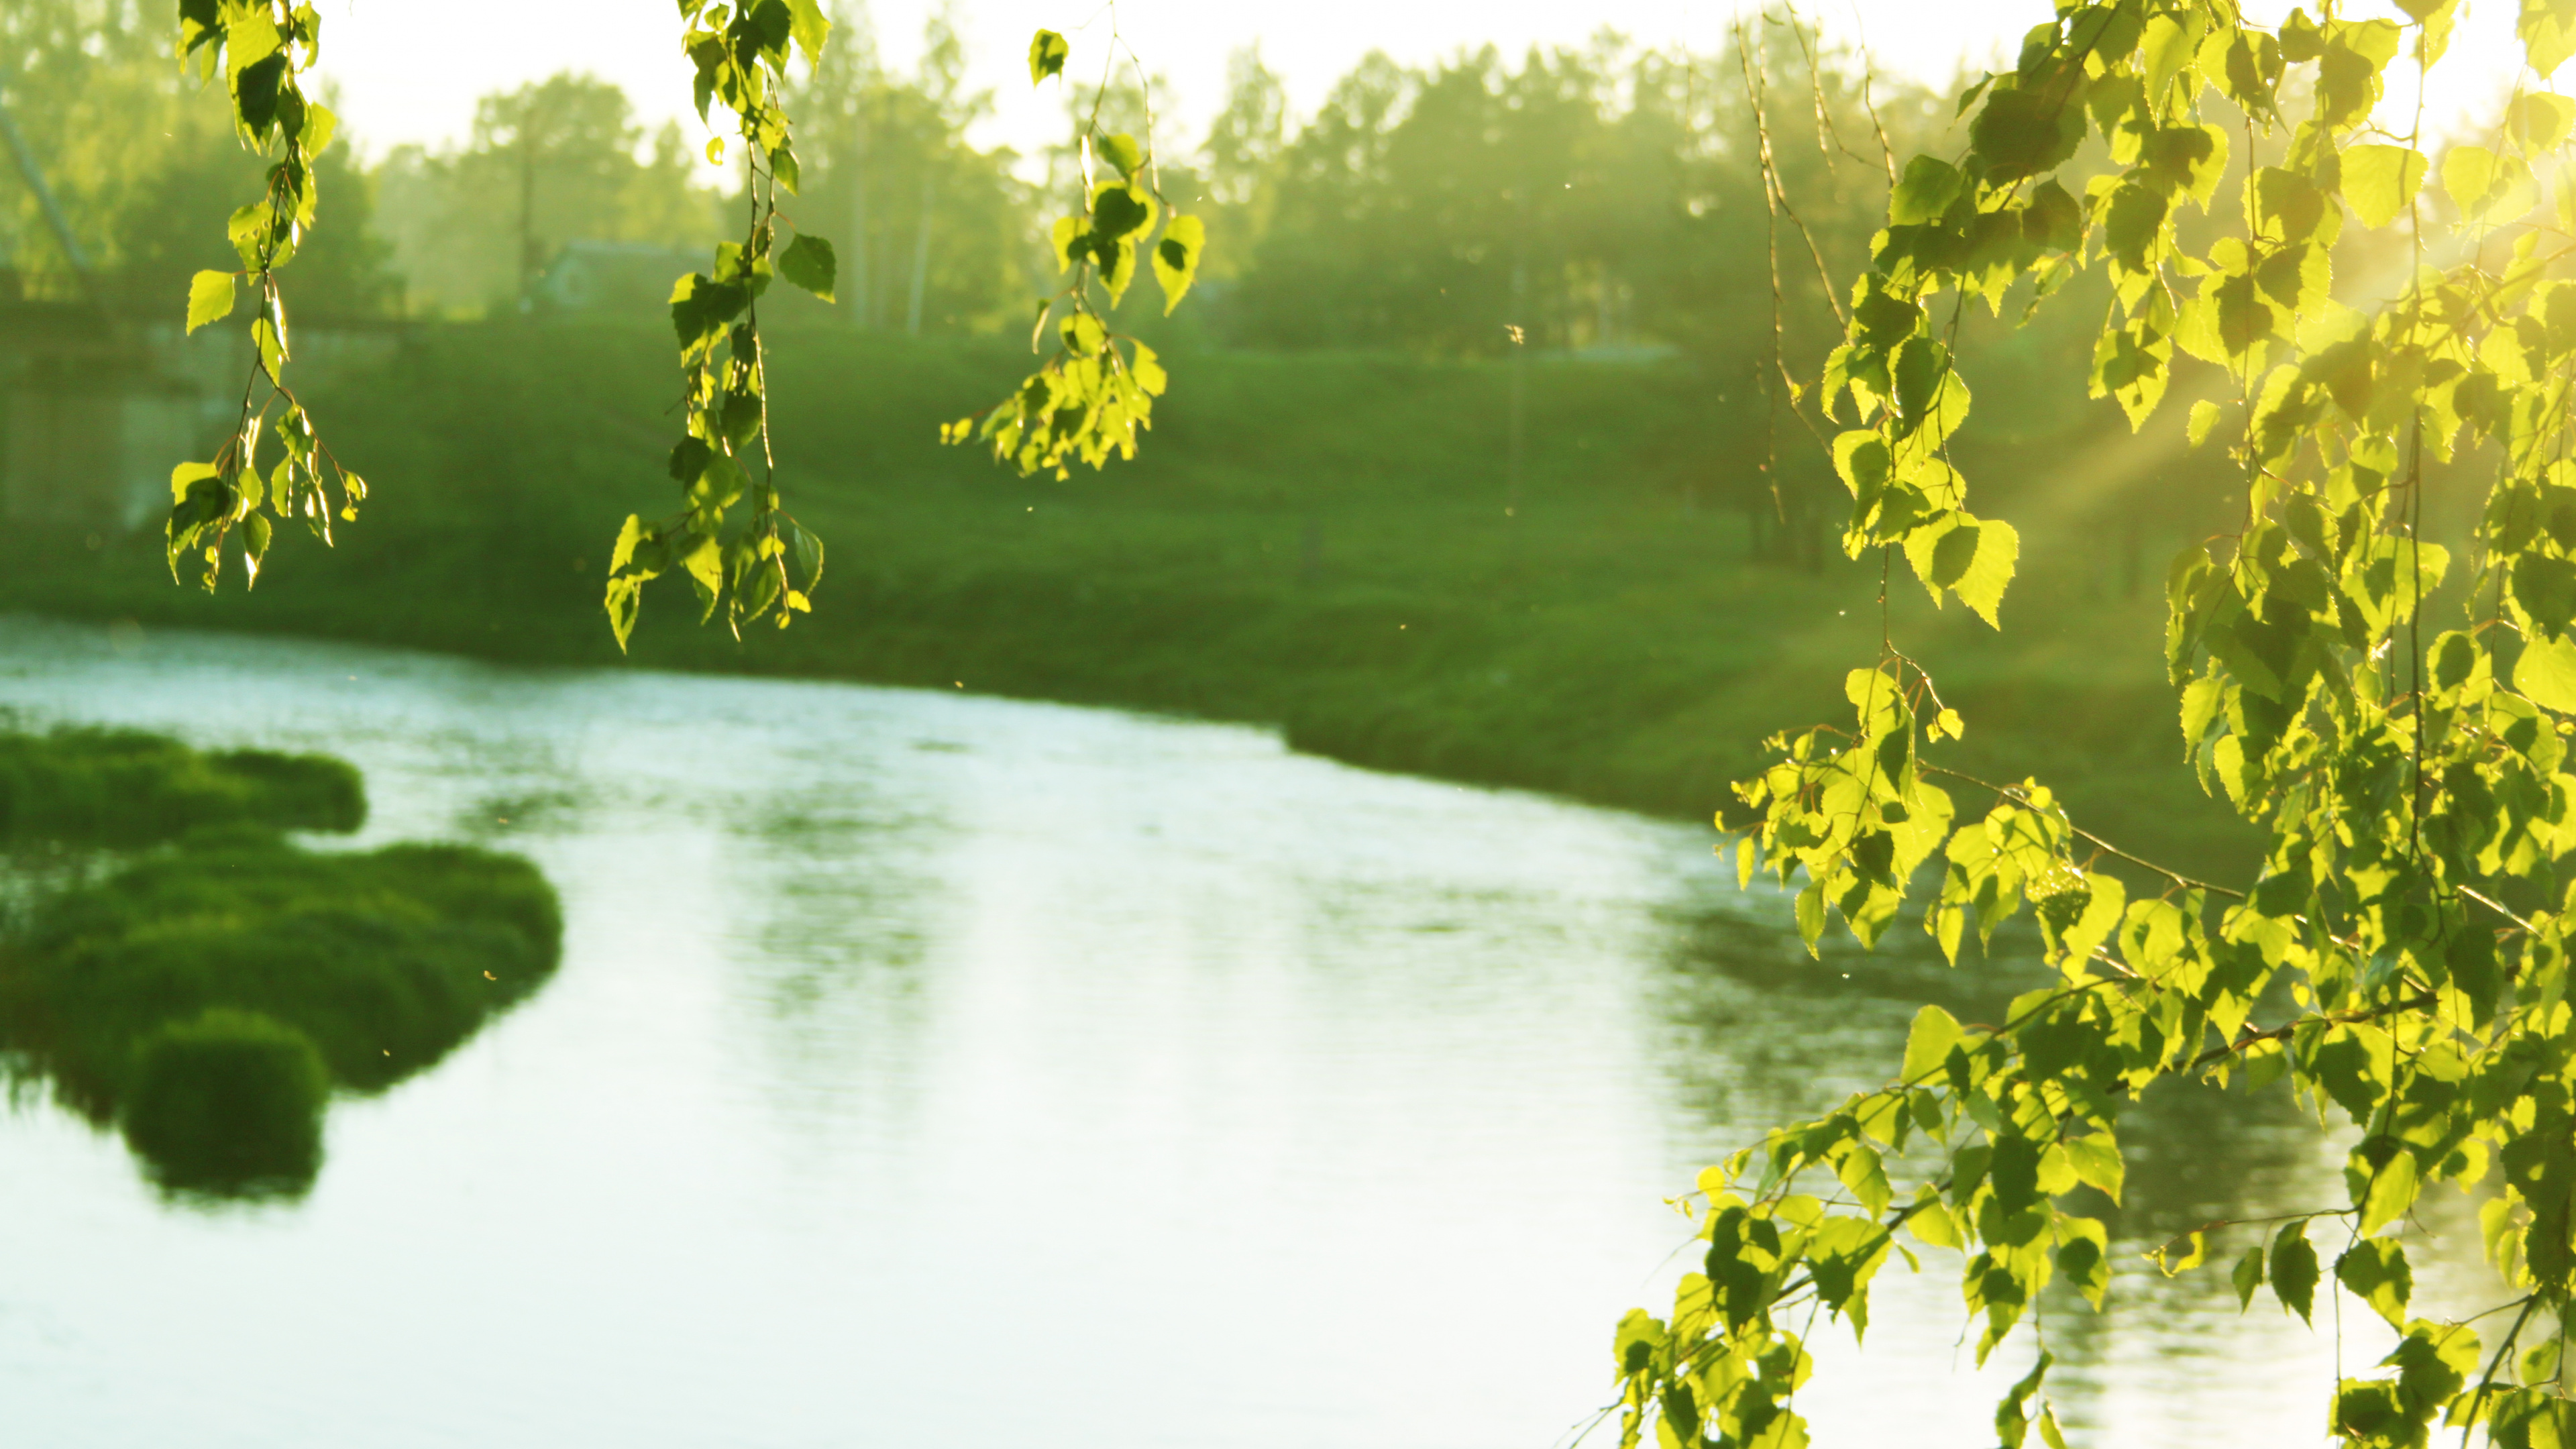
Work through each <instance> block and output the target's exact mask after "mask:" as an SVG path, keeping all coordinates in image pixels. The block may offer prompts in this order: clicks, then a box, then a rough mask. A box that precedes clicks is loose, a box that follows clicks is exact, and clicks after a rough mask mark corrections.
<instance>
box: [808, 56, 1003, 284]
mask: <svg viewBox="0 0 2576 1449" xmlns="http://www.w3.org/2000/svg"><path fill="white" fill-rule="evenodd" d="M833 15H834V30H833V44H832V46H831V48H830V49H829V50H827V51H825V52H824V54H823V56H822V57H821V58H820V59H819V60H817V61H816V62H815V63H814V64H813V65H812V66H810V67H807V68H806V69H805V70H804V72H803V73H802V74H800V75H799V76H798V77H797V78H796V79H795V81H794V82H793V84H792V85H791V87H790V90H789V97H790V101H789V104H790V105H791V106H792V107H793V108H794V109H795V111H796V113H797V115H798V116H799V117H801V118H802V119H801V127H802V130H801V136H802V143H803V146H804V149H805V154H806V157H807V162H806V165H807V171H808V173H809V174H808V179H807V181H806V183H805V193H804V196H803V197H802V198H801V199H800V200H799V201H798V202H797V203H796V206H795V208H794V210H795V215H796V218H797V220H798V221H799V222H800V223H803V224H810V225H813V226H814V227H815V228H816V229H818V230H826V231H829V232H830V233H831V234H832V235H833V236H834V237H836V238H840V239H842V240H841V243H840V247H839V251H840V262H841V268H840V277H841V285H840V291H839V297H838V304H837V310H838V312H839V315H840V317H841V320H842V323H843V325H846V326H851V327H861V328H867V327H890V328H899V329H902V330H904V331H906V332H912V333H920V332H925V331H928V332H955V331H992V330H996V329H1001V328H1005V327H1014V326H1020V325H1025V323H1026V322H1027V310H1028V295H1029V288H1030V285H1031V278H1032V274H1033V273H1032V268H1033V266H1034V264H1035V262H1036V258H1037V256H1038V252H1039V242H1038V239H1037V230H1036V222H1035V216H1036V206H1035V197H1034V195H1033V191H1032V188H1031V187H1030V186H1029V184H1028V183H1027V182H1025V181H1023V180H1022V179H1021V178H1020V177H1019V175H1018V173H1017V171H1016V170H1015V168H1016V166H1017V165H1018V161H1019V157H1018V156H1017V155H1016V154H1014V153H1013V152H1012V151H1010V150H1009V149H1008V148H1004V147H996V148H979V147H977V146H975V145H973V144H972V143H971V142H970V141H968V139H967V135H966V133H967V130H968V128H969V127H971V126H973V125H975V124H976V123H977V122H978V121H980V120H982V119H983V118H984V117H986V116H988V115H990V114H991V112H992V105H993V102H992V96H991V94H990V93H989V92H984V91H970V90H968V89H967V88H966V86H965V71H966V50H965V44H964V41H963V40H962V39H960V37H959V32H958V28H957V22H956V19H955V16H954V15H953V13H952V10H951V9H948V8H943V9H941V10H939V11H935V12H933V13H932V15H931V16H930V18H929V20H928V22H927V23H926V25H925V27H924V32H923V36H922V56H921V61H920V65H919V68H918V69H917V70H916V72H915V73H914V74H913V75H911V76H908V77H907V76H903V75H900V74H898V73H896V72H894V71H891V70H889V69H887V68H886V66H885V64H884V62H883V60H882V58H881V57H880V55H879V53H878V51H877V48H876V38H875V35H874V33H873V32H872V31H871V30H870V28H869V25H868V20H867V14H866V11H865V10H864V8H860V7H856V6H836V7H835V9H834V11H833Z"/></svg>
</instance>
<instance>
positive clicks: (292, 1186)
mask: <svg viewBox="0 0 2576 1449" xmlns="http://www.w3.org/2000/svg"><path fill="white" fill-rule="evenodd" d="M330 1096H331V1074H330V1069H329V1068H327V1067H325V1066H324V1065H323V1064H322V1053H321V1051H320V1050H319V1049H317V1048H316V1047H315V1046H314V1045H313V1040H312V1038H310V1037H308V1036H306V1035H305V1034H304V1033H302V1032H300V1031H297V1030H296V1029H295V1028H293V1027H291V1026H287V1025H285V1024H284V1023H282V1022H279V1021H277V1020H275V1019H274V1018H272V1017H267V1016H263V1015H261V1014H259V1013H257V1012H251V1011H228V1010H223V1009H216V1010H211V1011H206V1012H203V1013H200V1014H199V1015H197V1016H195V1017H193V1018H191V1019H189V1020H186V1021H174V1022H168V1023H164V1024H163V1025H161V1026H159V1027H157V1028H155V1029H153V1030H152V1031H151V1032H149V1033H147V1034H146V1035H145V1036H144V1037H143V1038H142V1039H141V1040H140V1041H139V1042H137V1043H136V1044H135V1047H134V1052H133V1066H132V1069H131V1075H130V1081H129V1083H128V1091H127V1093H126V1097H125V1107H124V1111H123V1113H122V1125H123V1127H124V1129H125V1140H126V1142H127V1143H128V1144H130V1145H131V1146H132V1147H133V1148H134V1150H135V1152H136V1153H137V1154H138V1155H140V1156H141V1157H142V1158H143V1159H144V1161H146V1162H147V1163H149V1164H150V1165H151V1171H152V1176H153V1178H154V1180H155V1181H157V1182H159V1183H160V1184H161V1186H163V1187H164V1188H167V1189H170V1190H173V1191H177V1192H188V1193H206V1194H211V1195H216V1196H221V1197H246V1196H247V1197H259V1196H293V1195H295V1194H298V1193H301V1192H302V1191H303V1190H304V1189H305V1188H307V1187H309V1186H311V1184H312V1182H313V1176H314V1174H315V1173H316V1172H317V1171H319V1170H320V1169H321V1166H322V1112H323V1109H324V1107H326V1106H327V1105H329V1102H330Z"/></svg>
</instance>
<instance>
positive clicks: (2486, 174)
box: [2442, 146, 2496, 216]
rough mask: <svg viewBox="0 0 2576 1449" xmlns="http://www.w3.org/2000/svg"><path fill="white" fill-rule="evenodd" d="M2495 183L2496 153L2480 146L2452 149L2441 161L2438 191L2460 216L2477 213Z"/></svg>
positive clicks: (2455, 147)
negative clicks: (2447, 194) (2446, 195)
mask: <svg viewBox="0 0 2576 1449" xmlns="http://www.w3.org/2000/svg"><path fill="white" fill-rule="evenodd" d="M2495 179H2496V153H2494V152H2493V151H2490V150H2488V149H2487V148H2486V147H2484V146H2454V147H2452V148H2451V149H2450V150H2449V151H2448V152H2446V153H2445V154H2444V155H2443V157H2442V190H2443V191H2445V192H2447V193H2449V195H2450V198H2451V204H2452V205H2453V206H2456V207H2458V208H2459V209H2460V214H2461V215H2463V216H2466V215H2469V214H2471V213H2473V212H2475V211H2476V210H2477V209H2478V203H2479V202H2481V201H2483V200H2485V199H2486V194H2487V191H2488V189H2489V188H2490V187H2491V186H2493V185H2494V183H2495Z"/></svg>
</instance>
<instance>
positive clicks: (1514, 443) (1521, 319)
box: [1503, 259, 1529, 518]
mask: <svg viewBox="0 0 2576 1449" xmlns="http://www.w3.org/2000/svg"><path fill="white" fill-rule="evenodd" d="M1528 294H1529V268H1528V267H1526V266H1524V265H1523V264H1522V263H1521V262H1520V261H1519V260H1518V259H1515V260H1514V261H1513V262H1512V311H1513V312H1514V313H1515V314H1520V313H1522V312H1523V311H1524V309H1523V307H1522V305H1521V304H1522V302H1523V301H1524V300H1525V299H1526V298H1527V296H1528ZM1528 327H1529V318H1528V317H1527V316H1525V315H1515V317H1514V318H1513V320H1512V322H1511V324H1510V330H1509V336H1510V338H1511V344H1512V411H1511V420H1510V422H1509V423H1507V424H1506V425H1505V433H1504V445H1503V446H1504V453H1503V516H1504V517H1505V518H1517V517H1519V516H1520V506H1521V412H1522V409H1523V407H1524V405H1525V403H1526V395H1527V393H1528V391H1529V381H1528V366H1529V364H1528V361H1527V359H1528V357H1529V332H1528Z"/></svg>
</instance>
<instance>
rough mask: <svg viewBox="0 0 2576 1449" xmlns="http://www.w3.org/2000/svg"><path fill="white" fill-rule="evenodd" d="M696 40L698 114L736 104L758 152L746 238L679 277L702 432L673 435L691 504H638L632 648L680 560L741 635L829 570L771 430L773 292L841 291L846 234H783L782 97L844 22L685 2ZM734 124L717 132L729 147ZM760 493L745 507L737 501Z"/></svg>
mask: <svg viewBox="0 0 2576 1449" xmlns="http://www.w3.org/2000/svg"><path fill="white" fill-rule="evenodd" d="M680 14H681V19H682V21H683V22H684V23H686V25H687V26H688V31H687V33H686V35H685V36H684V37H683V40H682V45H683V47H684V48H685V49H686V51H687V53H688V56H689V59H690V61H691V63H693V64H694V65H695V66H696V68H697V79H696V82H695V84H696V100H697V108H698V116H699V119H700V120H705V119H706V118H707V114H708V107H709V106H710V105H713V104H717V103H721V104H722V105H723V106H724V108H725V109H726V110H728V111H730V112H732V113H733V116H734V119H735V127H734V129H735V133H736V136H737V138H738V139H739V140H740V142H741V146H742V152H743V168H744V186H743V194H744V199H745V204H746V207H747V210H748V213H749V215H748V218H747V220H746V222H745V229H744V233H743V239H742V240H741V241H738V242H734V241H727V242H721V243H718V244H717V246H716V249H715V261H714V264H713V266H712V267H711V269H710V270H708V271H705V272H697V273H692V274H691V275H689V276H686V277H682V278H681V279H680V281H679V284H678V285H677V286H675V287H673V288H672V290H671V326H672V330H673V331H675V332H676V333H677V334H678V335H679V344H680V366H681V371H682V374H683V378H684V389H683V392H682V395H681V399H680V407H681V410H682V411H683V412H684V413H685V415H686V416H687V418H688V424H687V432H686V435H685V436H683V437H682V438H681V439H680V441H679V442H678V444H676V445H675V446H674V447H673V448H672V449H671V464H670V471H671V479H672V481H673V482H674V483H677V484H678V485H679V487H680V489H681V493H682V505H681V507H680V509H679V510H678V511H677V512H675V513H673V514H671V515H669V516H667V517H664V518H661V519H658V520H654V521H650V522H648V521H646V520H644V519H643V518H640V517H637V516H634V515H629V516H628V517H627V520H626V523H625V526H624V527H623V528H622V529H620V530H619V532H618V535H617V542H616V544H615V545H614V547H613V548H612V550H611V552H610V555H609V579H608V594H607V601H606V602H607V608H608V621H609V627H610V628H611V629H613V630H614V631H615V632H616V635H617V644H618V647H619V648H621V649H622V648H624V647H625V646H626V642H627V640H628V639H629V638H630V637H631V636H632V635H633V634H634V632H635V620H636V617H637V616H638V615H639V614H640V613H641V612H642V610H643V606H644V586H645V585H646V584H647V583H649V582H651V581H652V580H654V579H656V578H659V577H661V576H662V575H663V574H666V573H670V572H674V571H677V572H679V573H681V574H683V575H685V576H686V577H687V578H688V580H689V584H690V586H691V587H692V588H693V589H695V590H696V592H697V595H698V601H699V603H700V605H701V606H702V613H701V616H700V617H701V620H702V621H703V620H706V619H712V618H714V617H715V616H716V614H717V613H718V611H722V612H723V614H724V617H725V623H726V625H727V626H728V627H729V628H731V629H732V630H733V631H734V633H735V635H736V636H737V637H739V636H740V634H741V632H742V626H743V625H744V624H747V623H752V622H755V621H757V620H759V619H762V618H764V617H774V618H775V619H776V620H777V622H778V627H780V628H782V629H783V628H786V627H787V625H788V624H789V622H790V621H792V620H793V619H794V618H795V616H796V615H797V614H800V613H806V612H810V611H811V610H812V608H813V603H812V600H811V598H810V597H809V596H810V595H811V594H812V592H813V590H814V586H815V585H816V584H817V583H819V582H820V581H821V579H822V575H823V544H822V540H820V539H818V538H816V537H815V536H814V535H813V534H812V533H810V532H808V531H807V530H806V529H805V528H804V526H803V525H801V524H799V523H798V522H797V521H796V520H795V518H794V517H793V516H792V515H790V514H789V513H788V512H787V511H786V510H785V509H784V508H783V507H782V506H781V504H780V501H779V493H778V472H777V466H776V462H775V460H774V458H773V456H772V454H771V451H770V443H769V380H768V366H767V359H766V358H765V356H764V355H763V353H762V350H761V340H760V297H761V294H762V293H764V292H766V291H767V290H768V289H769V284H770V282H771V280H772V279H773V278H775V277H784V278H785V279H786V280H787V281H788V282H789V283H791V284H793V285H795V286H798V287H802V288H804V289H805V290H806V291H808V292H811V293H813V294H814V295H816V296H818V297H821V298H822V299H824V300H825V301H830V300H831V299H832V288H833V281H834V272H835V270H836V266H837V264H836V262H835V259H834V257H833V254H832V246H831V243H829V242H827V241H825V240H823V239H822V238H821V237H819V236H815V235H813V234H812V233H810V232H803V231H799V232H797V234H796V235H795V237H794V239H793V240H790V241H787V242H785V243H784V244H783V245H782V244H781V242H780V237H779V232H780V226H781V217H780V214H779V209H778V193H779V190H780V188H781V187H784V188H785V189H786V191H787V193H788V194H789V195H790V196H793V195H795V194H796V190H797V184H798V180H799V168H798V165H797V160H796V151H795V146H794V143H793V136H792V135H791V127H790V124H789V120H788V115H787V111H786V109H785V107H784V105H783V104H782V103H781V102H782V96H783V91H784V88H785V85H786V81H787V65H788V59H789V56H790V55H791V53H797V52H801V53H802V54H803V55H804V57H805V60H806V63H807V64H808V65H811V64H812V63H814V62H815V61H816V60H817V59H819V58H820V57H821V55H822V53H823V47H824V43H825V42H826V40H827V39H828V38H829V37H830V35H831V29H832V25H831V21H830V20H829V19H828V18H827V17H826V16H825V15H824V13H823V10H822V8H821V6H820V5H819V4H818V3H817V0H733V3H721V0H717V3H709V0H683V3H682V4H681V6H680ZM724 154H725V138H724V137H722V136H718V137H716V138H715V139H713V140H711V141H709V142H708V143H707V159H708V160H709V161H721V160H723V159H724ZM737 503H741V504H745V505H746V506H745V508H744V509H743V511H742V513H741V514H739V515H737V514H736V513H735V512H734V505H735V504H737Z"/></svg>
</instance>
